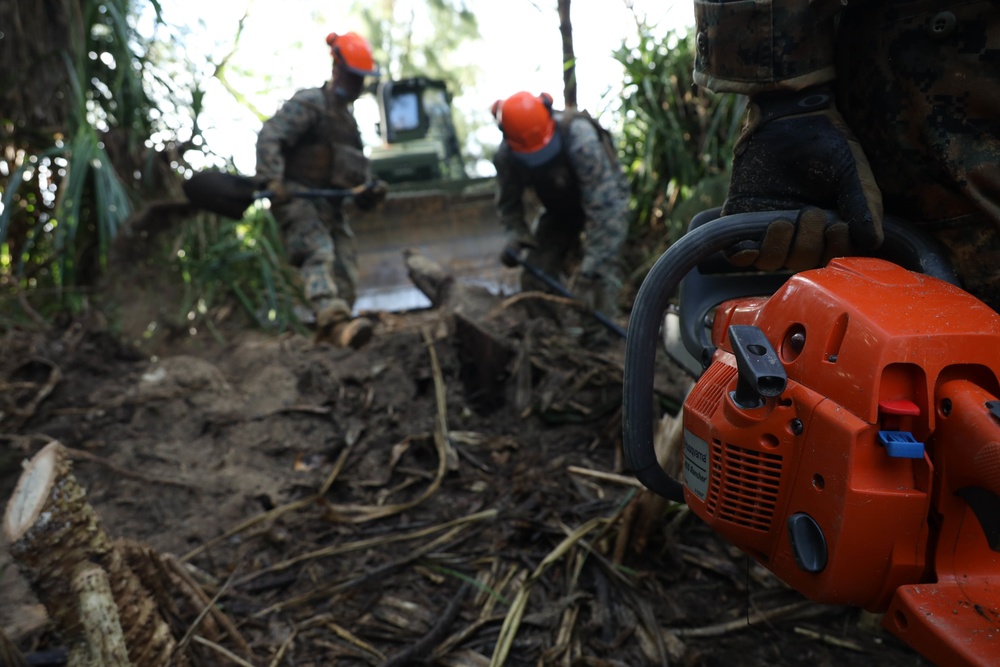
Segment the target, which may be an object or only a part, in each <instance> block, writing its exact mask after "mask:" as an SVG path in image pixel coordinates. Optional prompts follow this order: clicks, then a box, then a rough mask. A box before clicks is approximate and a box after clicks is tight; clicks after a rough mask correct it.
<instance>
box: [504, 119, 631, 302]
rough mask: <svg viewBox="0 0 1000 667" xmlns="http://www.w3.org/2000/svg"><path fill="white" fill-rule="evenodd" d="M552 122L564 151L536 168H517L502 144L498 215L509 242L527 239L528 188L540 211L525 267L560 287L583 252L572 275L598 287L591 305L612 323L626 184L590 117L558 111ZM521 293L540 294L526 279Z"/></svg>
mask: <svg viewBox="0 0 1000 667" xmlns="http://www.w3.org/2000/svg"><path fill="white" fill-rule="evenodd" d="M555 119H556V131H557V132H560V133H561V137H562V146H563V149H562V151H561V152H560V153H559V154H558V155H557V156H556V157H555V158H553V159H552V160H550V161H549V162H546V163H545V164H543V165H541V166H539V167H533V168H532V167H528V166H526V165H524V164H523V163H521V162H519V161H518V160H517V159H516V158H515V157H514V155H513V151H512V150H511V149H510V146H508V144H507V142H506V141H502V142H501V143H500V147H499V149H498V150H497V154H496V156H495V157H494V159H493V164H494V166H495V167H496V170H497V186H498V189H497V196H496V206H497V211H498V213H499V215H500V221H501V224H502V225H503V226H504V229H505V230H506V232H507V235H508V238H516V237H523V236H526V235H528V234H529V228H528V225H527V222H526V220H525V206H524V194H525V191H526V189H527V188H532V189H533V190H534V192H535V194H536V195H537V196H538V199H539V200H541V203H542V206H543V208H542V210H541V211H540V212H539V214H538V217H537V218H536V220H535V221H534V223H533V224H532V229H531V230H530V234H531V235H532V236H533V238H534V241H535V243H536V244H537V246H536V247H533V248H531V249H529V250H528V256H527V258H526V259H527V261H528V262H531V263H532V264H534V265H535V266H537V267H538V268H540V269H541V270H542V271H544V272H545V273H547V274H548V275H549V276H552V277H553V278H555V279H557V280H558V278H559V274H560V273H561V272H562V270H563V268H564V265H565V263H566V262H567V260H569V259H571V258H573V256H574V254H576V253H580V252H582V254H583V257H582V260H580V265H579V270H578V273H579V275H581V276H585V277H593V279H594V280H595V281H596V282H597V286H596V287H597V293H596V294H595V295H594V303H593V304H592V305H593V307H594V308H595V309H596V310H598V311H601V312H603V313H607V314H609V315H610V314H613V313H614V312H615V310H616V304H617V300H618V293H619V291H620V289H621V268H620V266H619V254H620V251H621V246H622V242H623V241H624V240H625V235H626V233H627V232H628V202H629V189H628V182H627V181H626V179H625V174H624V172H623V171H622V168H621V165H620V164H619V162H618V158H617V155H615V153H614V147H613V145H612V144H611V141H610V137H609V135H607V133H606V132H604V130H603V129H601V128H600V127H599V126H598V125H597V124H596V122H595V121H594V120H592V119H591V118H590V116H589V115H587V114H586V113H584V112H569V111H566V112H558V111H557V112H555ZM581 234H582V235H583V240H582V243H581ZM521 286H522V288H523V289H526V290H528V289H537V290H545V289H546V287H545V286H544V285H543V284H542V283H540V282H539V281H537V280H536V279H535V278H534V277H532V276H530V275H524V276H523V277H522V281H521Z"/></svg>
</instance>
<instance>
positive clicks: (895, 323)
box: [683, 258, 1000, 611]
mask: <svg viewBox="0 0 1000 667" xmlns="http://www.w3.org/2000/svg"><path fill="white" fill-rule="evenodd" d="M737 334H738V335H737ZM712 339H713V340H712V342H713V344H714V345H715V346H716V348H717V349H716V351H715V352H714V355H713V356H712V360H711V364H710V365H709V366H708V368H707V369H706V370H705V372H704V373H703V374H702V376H701V377H700V379H699V380H698V382H697V383H696V385H695V387H694V388H693V390H692V391H691V393H690V394H689V396H688V398H687V400H686V402H685V405H684V478H683V482H684V496H685V500H686V501H687V503H688V505H689V506H690V507H691V508H692V509H693V510H694V511H695V512H696V513H697V514H698V515H699V516H700V517H701V518H702V519H704V520H705V521H706V522H707V523H708V524H709V525H711V527H712V528H713V529H714V530H716V531H717V532H718V533H720V534H721V535H722V536H724V537H726V538H727V539H729V540H730V541H731V542H733V543H734V544H735V545H737V546H739V547H740V548H741V549H743V550H745V551H746V552H747V553H749V554H750V555H751V556H753V557H754V558H755V559H757V560H758V561H759V562H761V563H762V564H763V565H764V566H766V567H767V568H768V569H770V570H771V571H773V572H774V573H775V574H776V575H777V576H778V577H779V578H781V579H782V580H783V581H785V582H786V583H788V584H789V585H790V586H792V587H794V588H795V589H797V590H798V591H800V592H802V593H803V594H804V595H806V596H807V597H810V598H811V599H814V600H817V601H820V602H827V603H837V604H850V605H857V606H861V607H864V608H866V609H868V610H870V611H884V610H885V609H886V608H887V607H888V606H889V603H890V601H891V599H892V597H893V595H894V593H895V591H896V590H897V589H898V588H900V587H901V586H903V585H906V584H916V583H920V582H926V581H929V580H931V578H932V576H933V562H932V561H933V558H932V557H931V556H932V550H933V548H934V544H933V543H932V542H933V535H934V533H935V526H934V525H933V524H934V521H935V512H934V511H932V503H933V493H934V488H933V477H934V465H935V452H934V446H935V443H934V433H935V428H936V425H937V421H938V420H939V419H940V418H941V416H940V414H939V409H940V406H937V405H935V396H936V395H937V390H938V388H939V387H941V386H942V385H943V384H945V383H947V382H949V381H950V380H955V379H964V380H970V381H972V382H974V383H975V384H976V385H977V386H981V387H983V388H984V391H986V392H988V393H990V394H992V395H994V396H995V395H998V394H1000V391H998V390H1000V382H998V377H1000V316H998V315H997V314H996V313H995V312H994V311H993V310H991V309H990V308H988V307H987V306H986V305H985V304H983V303H982V302H980V301H979V300H977V299H975V298H974V297H972V296H970V295H969V294H967V293H966V292H964V291H962V290H961V289H959V288H957V287H955V286H953V285H949V284H947V283H945V282H944V281H941V280H937V279H935V278H930V277H928V276H924V275H921V274H918V273H914V272H911V271H907V270H905V269H902V268H900V267H898V266H896V265H895V264H892V263H889V262H886V261H883V260H880V259H874V258H842V259H836V260H834V261H832V262H831V263H830V264H829V265H828V266H827V267H825V268H822V269H817V270H813V271H806V272H803V273H799V274H796V275H794V276H792V277H791V278H790V279H789V280H788V281H787V282H786V283H785V284H784V285H783V286H782V287H781V288H780V289H779V290H778V291H777V292H775V293H774V294H773V295H771V296H770V297H767V298H764V297H761V298H746V299H739V300H734V301H729V302H726V303H724V304H722V306H720V307H719V308H718V310H717V312H716V314H715V319H714V323H713V326H712ZM754 365H757V366H758V367H764V368H765V369H766V368H773V373H771V372H770V371H766V370H765V371H764V372H763V373H758V372H757V371H756V370H755V369H754V368H750V367H751V366H754ZM779 376H780V377H781V380H782V381H781V382H780V383H779V382H778V380H777V379H776V378H778V377H779ZM748 377H749V378H755V379H756V384H755V383H754V381H748V380H747V378H748ZM777 384H781V385H782V386H776V385H777ZM980 532H981V530H980ZM989 553H994V552H992V551H991V552H989ZM994 555H995V554H994Z"/></svg>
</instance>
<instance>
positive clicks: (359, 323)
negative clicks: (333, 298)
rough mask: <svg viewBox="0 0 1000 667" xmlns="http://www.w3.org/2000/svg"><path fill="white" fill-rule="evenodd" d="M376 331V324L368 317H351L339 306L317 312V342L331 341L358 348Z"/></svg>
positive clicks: (340, 345) (331, 342)
mask: <svg viewBox="0 0 1000 667" xmlns="http://www.w3.org/2000/svg"><path fill="white" fill-rule="evenodd" d="M374 331H375V326H374V325H373V324H372V321H371V320H369V319H368V318H366V317H358V318H354V319H351V316H350V314H348V313H345V312H344V311H343V310H341V309H339V308H335V307H329V308H324V309H323V310H321V311H320V312H319V313H317V314H316V337H315V342H317V343H330V344H331V345H336V346H337V347H350V348H353V349H355V350H356V349H358V348H359V347H361V346H363V345H364V344H365V343H367V342H368V341H370V340H371V338H372V334H373V333H374Z"/></svg>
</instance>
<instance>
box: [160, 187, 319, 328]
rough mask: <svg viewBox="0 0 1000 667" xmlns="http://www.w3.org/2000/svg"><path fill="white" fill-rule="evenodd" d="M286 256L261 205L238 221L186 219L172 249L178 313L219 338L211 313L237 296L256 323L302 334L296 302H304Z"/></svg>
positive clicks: (206, 217) (275, 226)
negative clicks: (179, 286)
mask: <svg viewBox="0 0 1000 667" xmlns="http://www.w3.org/2000/svg"><path fill="white" fill-rule="evenodd" d="M284 257H285V255H284V249H283V245H282V240H281V234H280V230H279V228H278V224H277V222H276V221H275V219H274V216H272V215H271V213H270V212H269V211H268V210H266V209H264V208H262V207H259V206H255V207H252V208H251V209H248V211H247V214H246V215H245V216H244V218H243V219H242V220H239V221H234V220H230V219H228V218H222V217H220V216H216V215H199V216H195V217H193V218H191V219H189V220H187V221H185V222H184V224H183V226H182V230H181V234H180V237H179V239H178V242H177V250H176V252H175V253H174V261H176V262H177V264H178V267H179V268H180V273H181V276H182V279H183V281H184V298H183V303H182V304H181V306H180V308H181V312H182V313H185V314H186V317H187V320H188V321H189V323H190V324H191V326H193V327H198V326H200V325H202V324H203V325H204V326H205V327H206V328H208V329H209V330H211V331H212V333H213V334H214V335H215V336H216V337H217V338H219V339H220V340H221V339H223V338H224V336H223V335H222V334H221V333H220V332H219V331H218V330H217V329H216V327H215V319H214V318H213V314H215V313H218V312H219V311H220V310H224V309H227V308H229V307H230V305H231V304H232V303H233V301H234V299H235V301H236V303H238V304H239V305H240V306H241V307H242V310H243V311H244V313H245V314H246V316H247V317H248V318H249V320H250V321H251V322H253V323H254V325H256V326H258V327H261V328H264V329H270V330H273V331H278V332H284V331H297V332H299V333H302V332H304V331H305V329H304V327H303V325H302V324H301V322H300V320H299V317H298V315H297V312H296V306H299V307H301V308H307V304H306V302H305V300H304V298H303V296H302V289H301V286H300V285H299V279H298V273H297V272H296V271H295V270H294V269H292V268H291V267H290V266H289V265H288V263H287V262H286V261H285V260H284Z"/></svg>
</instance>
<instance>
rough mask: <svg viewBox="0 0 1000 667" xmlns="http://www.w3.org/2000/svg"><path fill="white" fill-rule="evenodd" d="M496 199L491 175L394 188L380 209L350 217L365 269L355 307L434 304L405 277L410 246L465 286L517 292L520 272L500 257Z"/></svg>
mask: <svg viewBox="0 0 1000 667" xmlns="http://www.w3.org/2000/svg"><path fill="white" fill-rule="evenodd" d="M493 197H494V180H493V179H492V178H486V179H472V180H468V181H460V182H438V183H434V184H431V183H427V184H421V185H420V186H413V187H410V188H407V187H405V186H393V187H392V189H391V190H390V192H389V195H388V196H387V197H386V199H385V201H384V202H383V203H382V204H381V205H380V206H378V207H377V208H376V209H375V210H373V211H369V212H366V213H362V212H352V214H351V226H352V227H353V229H354V233H355V235H356V237H357V246H358V269H359V272H360V276H359V280H358V289H357V299H356V301H355V304H354V308H355V310H356V311H359V312H360V311H365V310H385V311H402V310H414V309H418V308H425V307H428V306H430V301H429V300H428V299H427V297H426V296H425V295H424V294H423V293H422V292H421V291H420V290H419V289H417V287H416V286H415V285H414V284H413V282H412V281H411V280H410V277H409V275H408V273H407V268H406V264H405V261H404V255H403V251H404V250H407V249H412V250H415V251H416V252H418V253H420V254H421V255H423V256H425V257H427V258H428V259H431V260H433V261H435V262H437V263H438V264H440V265H441V266H442V267H443V268H444V270H445V272H446V273H448V274H449V275H451V276H453V277H454V278H455V279H456V280H458V281H460V282H465V283H469V284H478V285H482V286H485V287H487V288H489V289H490V290H491V291H493V292H495V293H498V294H501V293H502V294H508V293H513V292H514V291H516V276H517V272H516V270H514V269H508V268H506V267H504V266H503V264H501V263H500V260H499V255H500V251H501V250H502V249H503V245H504V234H503V228H502V227H501V225H500V222H499V220H498V218H497V214H496V209H495V208H494V203H493Z"/></svg>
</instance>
